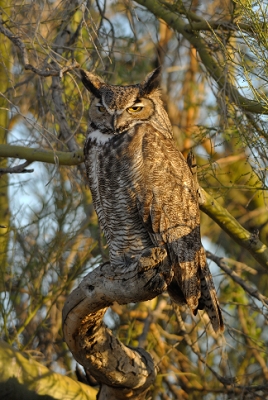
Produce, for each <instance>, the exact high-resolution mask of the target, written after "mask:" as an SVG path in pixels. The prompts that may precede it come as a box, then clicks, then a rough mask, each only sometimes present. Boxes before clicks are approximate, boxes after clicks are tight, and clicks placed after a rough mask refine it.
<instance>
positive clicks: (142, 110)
mask: <svg viewBox="0 0 268 400" xmlns="http://www.w3.org/2000/svg"><path fill="white" fill-rule="evenodd" d="M80 72H81V77H82V82H83V84H84V85H85V87H86V88H87V90H89V91H90V92H91V93H92V95H93V96H94V99H93V101H92V103H91V106H90V110H89V117H90V124H91V130H92V129H95V130H96V129H99V130H100V131H101V132H102V133H106V134H122V133H124V132H126V131H128V130H130V129H131V128H133V127H134V126H135V125H137V124H144V123H150V124H152V125H153V126H154V127H155V128H156V129H158V130H161V131H164V132H165V135H168V136H170V135H172V128H171V125H170V122H169V119H168V116H167V114H166V112H165V110H164V107H163V104H162V101H161V98H160V90H159V88H158V87H159V75H160V72H161V71H160V68H157V69H155V70H154V71H152V72H151V73H149V74H148V75H147V76H146V77H145V79H144V81H143V82H141V83H139V84H136V85H128V86H118V85H109V84H107V83H105V82H104V81H103V80H102V79H101V78H100V77H98V76H97V75H94V74H92V73H90V72H87V71H85V70H83V69H81V70H80Z"/></svg>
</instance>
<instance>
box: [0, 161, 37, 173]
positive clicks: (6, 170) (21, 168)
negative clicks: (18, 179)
mask: <svg viewBox="0 0 268 400" xmlns="http://www.w3.org/2000/svg"><path fill="white" fill-rule="evenodd" d="M30 164H31V162H30V161H25V162H24V163H23V164H20V165H16V166H15V167H10V168H0V176H1V175H4V174H25V173H31V172H34V169H25V167H28V165H30Z"/></svg>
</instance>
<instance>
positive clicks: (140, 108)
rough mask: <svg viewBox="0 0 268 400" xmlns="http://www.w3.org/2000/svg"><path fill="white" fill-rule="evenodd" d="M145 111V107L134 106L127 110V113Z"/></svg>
mask: <svg viewBox="0 0 268 400" xmlns="http://www.w3.org/2000/svg"><path fill="white" fill-rule="evenodd" d="M142 109H143V107H141V106H136V107H135V106H133V107H129V108H128V109H127V111H128V112H129V113H136V112H139V111H141V110H142Z"/></svg>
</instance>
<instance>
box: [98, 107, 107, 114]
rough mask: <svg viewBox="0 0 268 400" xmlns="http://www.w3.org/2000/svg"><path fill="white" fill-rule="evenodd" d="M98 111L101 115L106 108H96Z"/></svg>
mask: <svg viewBox="0 0 268 400" xmlns="http://www.w3.org/2000/svg"><path fill="white" fill-rule="evenodd" d="M98 110H99V112H101V113H103V112H104V111H105V110H106V108H105V107H103V106H98Z"/></svg>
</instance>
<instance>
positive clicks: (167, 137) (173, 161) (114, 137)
mask: <svg viewBox="0 0 268 400" xmlns="http://www.w3.org/2000/svg"><path fill="white" fill-rule="evenodd" d="M81 76H82V82H83V83H84V85H85V86H86V88H87V89H88V90H89V91H90V92H91V93H92V94H93V95H94V99H93V101H92V104H91V107H90V111H89V116H90V122H89V130H88V137H87V140H86V143H85V147H84V153H85V163H86V169H87V176H88V180H89V186H90V189H91V192H92V197H93V203H94V207H95V210H96V212H97V215H98V218H99V222H100V225H101V228H102V230H103V232H104V234H105V237H106V239H107V243H108V246H109V254H110V262H111V264H112V265H114V266H120V265H126V263H128V262H130V260H138V259H139V257H141V255H142V253H143V254H144V251H146V250H148V251H150V249H154V248H160V249H162V250H163V251H164V250H165V251H166V253H167V258H168V263H169V267H170V269H171V270H172V271H173V273H174V277H173V280H172V282H169V286H168V292H169V294H170V296H171V298H172V299H173V301H175V302H176V303H178V304H185V303H187V304H188V306H189V308H190V309H191V311H192V312H193V314H194V315H195V314H196V313H197V310H198V309H205V310H206V311H207V313H208V315H209V317H210V320H211V323H212V326H213V328H214V330H215V331H218V330H223V320H222V315H221V311H220V307H219V303H218V299H217V295H216V292H215V288H214V285H213V281H212V277H211V274H210V271H209V269H208V266H207V263H206V256H205V251H204V249H203V247H202V244H201V240H200V215H199V205H198V193H197V190H196V182H195V181H194V179H193V176H192V173H191V170H190V168H189V166H188V164H187V163H186V161H185V159H184V157H183V156H182V154H181V153H180V152H179V151H178V150H177V149H176V146H175V143H174V140H173V134H172V128H171V124H170V121H169V119H168V116H167V114H166V111H165V110H164V107H163V105H162V101H161V99H160V92H159V89H158V77H159V70H158V69H157V70H154V71H153V72H152V73H151V74H149V75H148V76H147V77H146V78H145V80H144V81H143V82H142V83H140V84H137V85H130V86H113V85H108V84H106V83H105V82H104V81H103V80H102V79H101V78H99V77H97V76H96V75H93V74H91V73H89V72H86V71H84V70H81ZM160 253H161V252H160ZM160 253H159V254H160ZM161 254H163V252H162V253H161Z"/></svg>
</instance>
